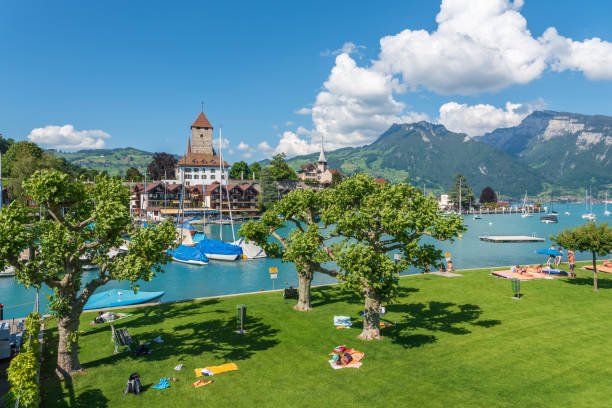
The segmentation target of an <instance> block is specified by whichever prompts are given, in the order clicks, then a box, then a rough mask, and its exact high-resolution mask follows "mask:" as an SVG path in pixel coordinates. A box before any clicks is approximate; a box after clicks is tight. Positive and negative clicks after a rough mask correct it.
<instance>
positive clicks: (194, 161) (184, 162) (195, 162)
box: [178, 153, 230, 167]
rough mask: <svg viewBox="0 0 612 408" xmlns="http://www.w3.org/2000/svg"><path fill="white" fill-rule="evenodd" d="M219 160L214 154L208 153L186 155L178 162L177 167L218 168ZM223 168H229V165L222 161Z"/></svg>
mask: <svg viewBox="0 0 612 408" xmlns="http://www.w3.org/2000/svg"><path fill="white" fill-rule="evenodd" d="M220 162H221V158H220V157H219V156H217V155H216V154H208V153H187V154H186V155H185V156H183V157H181V159H180V160H179V161H178V165H179V166H214V167H218V166H219V163H220ZM223 165H224V166H225V167H230V165H229V163H228V162H226V161H225V160H224V161H223Z"/></svg>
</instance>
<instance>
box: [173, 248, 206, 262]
mask: <svg viewBox="0 0 612 408" xmlns="http://www.w3.org/2000/svg"><path fill="white" fill-rule="evenodd" d="M168 255H170V256H171V257H172V260H173V261H176V262H182V263H186V264H191V265H207V264H208V258H207V257H206V255H205V254H204V253H203V252H202V251H201V250H200V249H198V248H194V247H190V246H187V245H179V246H178V247H176V248H175V249H169V250H168Z"/></svg>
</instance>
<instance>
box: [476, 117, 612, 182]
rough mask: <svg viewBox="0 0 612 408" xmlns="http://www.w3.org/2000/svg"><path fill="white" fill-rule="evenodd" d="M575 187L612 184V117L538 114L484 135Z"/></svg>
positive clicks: (545, 175) (485, 139) (545, 174)
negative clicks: (517, 123)
mask: <svg viewBox="0 0 612 408" xmlns="http://www.w3.org/2000/svg"><path fill="white" fill-rule="evenodd" d="M479 140H480V141H482V142H485V143H488V144H491V145H492V146H495V147H497V148H499V149H500V150H503V151H505V152H506V153H508V154H510V155H512V156H514V157H516V158H517V159H518V160H519V161H520V162H521V163H523V165H525V166H526V167H529V168H530V169H532V170H535V171H537V172H538V173H540V174H541V176H542V177H543V178H544V179H545V180H547V181H549V182H551V183H555V184H560V185H563V186H564V187H566V188H569V189H574V190H576V189H580V188H584V187H586V186H589V185H590V186H593V188H594V189H602V188H611V187H612V117H610V116H602V115H581V114H576V113H567V112H552V111H545V112H534V113H532V114H531V115H529V116H528V117H527V118H525V119H524V120H523V122H522V123H521V124H520V125H518V126H515V127H512V128H507V129H496V130H494V131H493V132H491V133H488V134H486V135H484V136H482V137H480V138H479Z"/></svg>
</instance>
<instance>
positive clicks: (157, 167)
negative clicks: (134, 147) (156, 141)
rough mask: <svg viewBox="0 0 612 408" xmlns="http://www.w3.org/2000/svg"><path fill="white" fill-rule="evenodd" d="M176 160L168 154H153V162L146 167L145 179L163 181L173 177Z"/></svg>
mask: <svg viewBox="0 0 612 408" xmlns="http://www.w3.org/2000/svg"><path fill="white" fill-rule="evenodd" d="M176 164H177V160H176V157H174V155H171V154H168V153H155V154H153V160H152V161H151V163H149V165H148V166H147V178H148V179H150V180H163V179H165V178H166V177H171V178H173V177H174V172H175V168H176Z"/></svg>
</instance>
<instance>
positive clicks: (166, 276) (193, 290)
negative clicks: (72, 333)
mask: <svg viewBox="0 0 612 408" xmlns="http://www.w3.org/2000/svg"><path fill="white" fill-rule="evenodd" d="M555 209H556V210H557V211H558V212H559V223H558V224H543V223H541V222H540V218H539V215H538V214H534V216H533V217H528V218H521V216H520V215H519V214H512V215H507V214H506V215H502V214H498V215H483V219H481V220H473V219H472V216H469V215H466V216H464V219H465V224H466V225H467V227H468V230H467V231H466V232H465V233H463V238H461V239H457V240H455V241H454V242H452V243H450V242H440V243H437V244H436V245H437V247H439V248H440V249H442V250H443V251H444V252H449V253H450V254H451V257H452V259H453V262H454V263H455V268H456V269H466V268H477V267H490V266H501V265H511V264H534V263H543V262H546V260H547V256H544V255H538V254H536V253H535V251H536V250H538V249H541V248H548V247H550V245H551V242H550V241H549V240H548V236H549V235H550V234H554V233H556V232H557V231H559V230H560V229H562V228H565V227H572V226H575V225H579V224H583V223H584V222H585V220H583V219H582V218H581V215H582V213H583V212H584V211H583V205H581V204H572V205H557V206H555ZM565 211H569V212H570V213H571V215H569V216H567V215H563V213H564V212H565ZM593 212H594V213H595V214H596V215H597V222H604V221H608V220H612V217H604V216H603V212H604V206H603V204H600V205H593ZM222 227H223V237H224V238H225V240H226V241H230V240H231V239H230V238H231V227H230V226H229V225H224V226H222ZM211 228H212V231H211V235H212V238H218V235H219V226H215V225H213V226H211ZM533 233H535V234H537V236H539V237H542V238H545V239H546V241H545V242H540V243H524V244H516V243H506V244H495V243H488V242H484V241H480V240H479V239H478V237H479V236H481V235H532V234H533ZM576 258H577V259H578V260H587V259H590V254H577V256H576ZM565 260H566V259H565V258H564V261H565ZM270 267H277V268H278V279H277V280H276V281H275V287H276V288H280V287H286V286H288V285H293V286H297V283H298V278H297V275H296V272H295V267H294V266H293V264H284V263H282V262H281V261H280V260H278V259H256V260H250V261H237V262H221V261H211V262H210V263H209V264H208V265H206V266H192V265H185V264H180V263H175V262H171V263H169V264H167V265H166V266H165V267H164V270H165V273H163V274H161V275H159V276H157V277H156V278H154V280H153V281H151V282H141V283H140V289H141V290H143V291H165V292H166V294H165V295H164V297H163V299H162V300H180V299H189V298H196V297H204V296H216V295H226V294H232V293H244V292H255V291H259V290H270V289H272V283H273V282H272V281H271V280H270V274H269V273H268V268H270ZM415 272H417V271H408V272H407V273H415ZM93 276H94V272H92V273H90V274H88V275H86V278H91V277H93ZM333 282H335V279H333V278H330V277H328V276H327V275H322V274H316V275H315V279H314V282H313V283H314V284H323V283H333ZM128 287H129V285H128V284H126V283H125V282H115V281H111V282H109V283H108V284H106V285H105V286H104V287H102V288H99V289H98V290H99V291H105V290H109V289H115V288H125V289H127V288H128ZM49 293H51V292H50V290H49V289H48V288H46V287H44V288H42V289H41V295H43V296H41V309H40V310H41V312H43V313H45V312H47V308H46V306H47V300H46V298H45V296H44V295H46V294H49ZM35 294H36V291H35V290H33V289H30V290H28V289H25V288H24V287H23V286H21V285H18V284H17V282H16V281H15V280H14V279H12V278H0V303H3V304H4V305H5V307H4V318H5V319H6V318H13V317H23V316H26V315H27V314H28V313H29V312H31V311H32V308H33V306H34V299H35Z"/></svg>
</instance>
